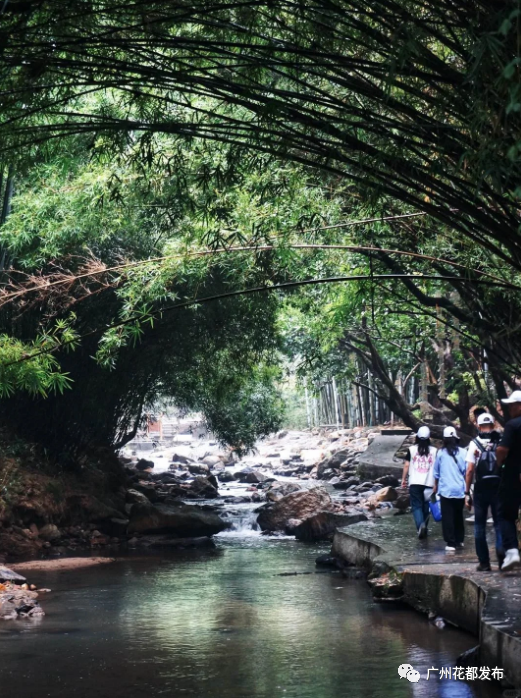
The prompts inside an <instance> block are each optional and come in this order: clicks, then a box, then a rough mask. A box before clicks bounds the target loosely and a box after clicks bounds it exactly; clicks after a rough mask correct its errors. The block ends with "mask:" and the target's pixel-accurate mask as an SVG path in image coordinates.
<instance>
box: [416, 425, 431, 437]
mask: <svg viewBox="0 0 521 698" xmlns="http://www.w3.org/2000/svg"><path fill="white" fill-rule="evenodd" d="M430 435H431V430H430V429H429V427H420V428H419V429H418V433H417V434H416V436H417V437H418V438H419V439H429V438H430Z"/></svg>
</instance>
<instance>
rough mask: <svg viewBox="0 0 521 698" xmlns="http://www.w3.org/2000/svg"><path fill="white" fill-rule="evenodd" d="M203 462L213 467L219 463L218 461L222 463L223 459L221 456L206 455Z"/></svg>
mask: <svg viewBox="0 0 521 698" xmlns="http://www.w3.org/2000/svg"><path fill="white" fill-rule="evenodd" d="M203 463H206V465H208V466H209V467H213V466H214V465H217V464H218V463H222V461H221V459H220V458H219V456H205V457H204V458H203Z"/></svg>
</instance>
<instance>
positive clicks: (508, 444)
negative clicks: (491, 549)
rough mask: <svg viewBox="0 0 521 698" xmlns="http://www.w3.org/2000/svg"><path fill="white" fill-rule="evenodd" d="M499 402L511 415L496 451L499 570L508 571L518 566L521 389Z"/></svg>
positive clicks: (520, 486) (520, 492)
mask: <svg viewBox="0 0 521 698" xmlns="http://www.w3.org/2000/svg"><path fill="white" fill-rule="evenodd" d="M501 402H502V403H503V404H504V405H508V407H507V409H508V413H509V416H510V420H509V421H508V422H507V423H506V424H505V430H504V432H503V437H502V439H501V441H500V443H499V446H498V447H497V450H496V459H497V464H498V466H499V467H500V473H501V482H500V485H499V492H498V499H499V519H500V523H501V536H502V538H503V548H504V550H505V559H504V561H503V565H502V566H501V571H502V572H507V571H508V570H511V569H513V568H514V567H518V566H519V565H520V564H521V561H520V558H519V540H518V537H517V529H516V521H517V520H518V518H519V507H520V506H521V390H514V392H513V393H512V395H510V397H509V398H507V399H506V400H501Z"/></svg>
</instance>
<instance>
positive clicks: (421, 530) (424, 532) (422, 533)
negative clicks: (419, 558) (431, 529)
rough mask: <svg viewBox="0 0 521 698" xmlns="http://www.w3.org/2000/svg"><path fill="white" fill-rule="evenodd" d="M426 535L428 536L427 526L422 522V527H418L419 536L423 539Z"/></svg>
mask: <svg viewBox="0 0 521 698" xmlns="http://www.w3.org/2000/svg"><path fill="white" fill-rule="evenodd" d="M426 537H427V526H426V525H425V523H422V524H421V526H420V528H419V529H418V538H419V539H420V540H423V539H424V538H426Z"/></svg>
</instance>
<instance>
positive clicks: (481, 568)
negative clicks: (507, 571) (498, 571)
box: [476, 562, 492, 572]
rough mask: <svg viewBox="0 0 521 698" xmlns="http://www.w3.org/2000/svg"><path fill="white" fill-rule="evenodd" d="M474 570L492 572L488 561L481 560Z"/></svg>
mask: <svg viewBox="0 0 521 698" xmlns="http://www.w3.org/2000/svg"><path fill="white" fill-rule="evenodd" d="M476 570H477V571H478V572H492V567H491V566H490V563H488V562H487V564H486V565H485V564H483V563H482V562H480V563H479V565H478V566H477V567H476Z"/></svg>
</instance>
